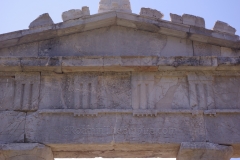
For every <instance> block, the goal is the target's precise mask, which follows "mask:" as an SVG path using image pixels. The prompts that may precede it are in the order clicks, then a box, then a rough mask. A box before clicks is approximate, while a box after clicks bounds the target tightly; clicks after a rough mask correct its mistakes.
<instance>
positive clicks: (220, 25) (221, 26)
mask: <svg viewBox="0 0 240 160" xmlns="http://www.w3.org/2000/svg"><path fill="white" fill-rule="evenodd" d="M213 30H214V31H219V32H225V33H229V34H232V35H235V33H236V29H235V28H233V27H232V26H230V25H229V24H227V23H225V22H222V21H217V22H216V23H215V25H214V28H213Z"/></svg>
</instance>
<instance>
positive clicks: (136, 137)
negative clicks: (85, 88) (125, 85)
mask: <svg viewBox="0 0 240 160" xmlns="http://www.w3.org/2000/svg"><path fill="white" fill-rule="evenodd" d="M120 113H121V112H119V114H113V113H109V114H108V112H105V113H103V114H99V115H98V116H88V117H86V116H85V117H83V116H74V115H73V114H64V113H59V114H52V113H49V114H48V113H39V112H35V113H29V114H28V116H27V123H26V139H27V141H28V142H44V144H69V145H71V144H76V143H81V144H95V145H96V146H95V147H96V148H98V147H99V146H98V145H103V144H113V143H114V144H125V143H134V144H161V143H171V144H176V143H177V144H179V143H181V142H186V141H187V142H188V141H192V139H193V138H194V140H195V141H203V140H204V139H202V138H201V133H200V134H199V131H198V130H197V129H196V130H195V129H194V128H192V126H194V124H192V123H193V122H194V118H195V117H193V116H192V115H191V114H164V113H163V114H159V115H158V116H156V117H150V116H149V117H145V116H144V117H134V116H133V115H132V114H120Z"/></svg>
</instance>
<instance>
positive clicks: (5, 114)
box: [0, 111, 26, 144]
mask: <svg viewBox="0 0 240 160" xmlns="http://www.w3.org/2000/svg"><path fill="white" fill-rule="evenodd" d="M0 117H1V121H0V143H1V144H5V143H21V142H24V127H25V120H26V119H25V118H26V113H23V112H13V111H2V112H0Z"/></svg>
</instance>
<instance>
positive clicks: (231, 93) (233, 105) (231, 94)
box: [214, 75, 240, 109]
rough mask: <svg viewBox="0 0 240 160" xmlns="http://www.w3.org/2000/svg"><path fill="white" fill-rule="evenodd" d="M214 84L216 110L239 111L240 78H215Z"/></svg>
mask: <svg viewBox="0 0 240 160" xmlns="http://www.w3.org/2000/svg"><path fill="white" fill-rule="evenodd" d="M214 84H215V85H214V95H215V101H216V107H217V108H218V109H240V95H239V94H238V93H239V92H240V76H225V75H223V76H216V77H215V80H214Z"/></svg>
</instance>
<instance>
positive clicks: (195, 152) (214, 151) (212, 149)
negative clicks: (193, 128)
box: [177, 143, 233, 160]
mask: <svg viewBox="0 0 240 160" xmlns="http://www.w3.org/2000/svg"><path fill="white" fill-rule="evenodd" d="M232 154H233V148H232V147H231V146H223V145H218V144H213V143H182V144H181V147H180V150H179V153H178V157H177V159H178V160H230V159H231V157H232Z"/></svg>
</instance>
